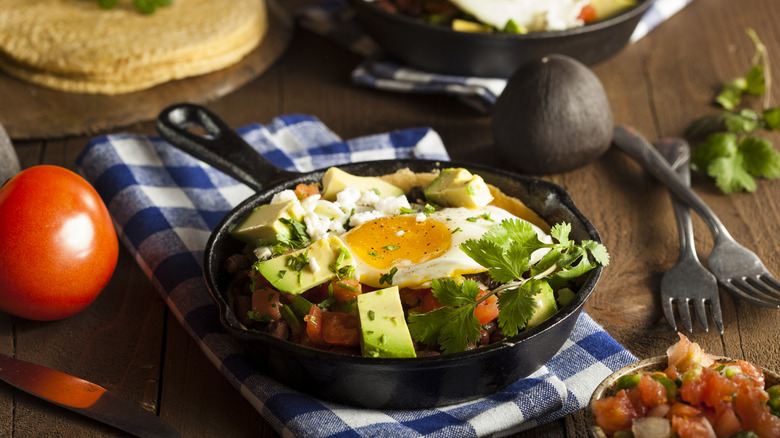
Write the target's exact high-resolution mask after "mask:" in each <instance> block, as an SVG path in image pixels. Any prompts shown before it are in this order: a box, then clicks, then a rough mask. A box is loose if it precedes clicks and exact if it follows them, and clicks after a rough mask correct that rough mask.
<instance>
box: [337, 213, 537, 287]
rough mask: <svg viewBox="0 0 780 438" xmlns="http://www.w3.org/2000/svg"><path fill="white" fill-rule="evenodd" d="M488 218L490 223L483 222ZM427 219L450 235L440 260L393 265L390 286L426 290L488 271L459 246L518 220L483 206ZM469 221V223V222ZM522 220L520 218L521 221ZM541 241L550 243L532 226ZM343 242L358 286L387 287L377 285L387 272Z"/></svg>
mask: <svg viewBox="0 0 780 438" xmlns="http://www.w3.org/2000/svg"><path fill="white" fill-rule="evenodd" d="M485 216H487V217H489V218H490V220H488V219H486V218H485ZM428 219H430V220H435V221H438V222H440V223H443V224H444V225H445V226H446V227H447V229H449V231H450V233H451V242H450V244H449V247H448V248H446V249H445V251H444V253H443V254H441V255H440V256H439V257H436V258H434V259H431V260H427V261H424V262H421V263H413V262H410V261H399V262H398V263H396V264H395V265H394V266H395V268H397V271H396V273H395V274H394V275H393V277H392V285H393V286H398V287H400V288H404V287H407V288H415V289H419V288H426V287H430V281H431V280H434V279H441V278H451V277H457V276H461V275H465V274H474V273H479V272H484V271H486V270H487V269H486V268H484V267H483V266H481V265H480V264H478V263H477V262H475V261H474V260H472V259H471V258H470V257H469V256H467V255H466V254H465V253H464V252H463V251H462V250H461V249H460V245H461V244H462V243H463V242H465V241H467V240H469V239H479V238H480V237H481V236H482V235H483V234H484V233H486V232H487V231H488V230H489V229H490V227H492V226H493V225H496V224H498V223H500V222H501V221H503V220H505V219H520V218H518V217H517V216H514V215H512V214H511V213H509V212H508V211H506V210H504V209H502V208H499V207H495V206H490V205H489V206H486V207H484V208H482V209H468V208H445V209H442V210H437V211H435V212H434V213H432V214H430V215H429V216H428ZM468 219H471V220H468ZM520 220H523V219H520ZM531 225H532V227H533V229H534V230H535V231H536V233H537V235H539V238H540V239H541V240H542V241H545V242H551V239H550V236H548V235H547V234H546V233H544V231H542V230H541V229H540V228H539V227H537V226H535V225H533V224H531ZM342 240H343V241H344V242H345V244H346V245H347V247H349V248H350V251H351V252H352V254H353V262H354V265H355V271H356V274H357V276H358V279H359V281H360V282H361V283H363V284H367V285H370V286H374V287H387V286H389V285H388V284H387V283H386V282H385V283H384V284H380V281H379V280H380V278H381V277H382V276H383V275H385V274H387V273H388V271H389V269H377V268H376V267H374V266H371V265H370V264H369V263H367V261H366V260H363V259H361V258H360V256H358V255H357V252H356V251H354V250H353V249H352V248H351V247H350V245H349V233H347V234H345V235H343V236H342ZM543 252H544V251H542V253H539V254H536V253H535V254H534V257H533V259H538V258H540V257H541V255H543Z"/></svg>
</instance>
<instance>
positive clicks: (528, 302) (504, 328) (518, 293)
mask: <svg viewBox="0 0 780 438" xmlns="http://www.w3.org/2000/svg"><path fill="white" fill-rule="evenodd" d="M542 283H546V282H545V281H544V280H531V281H527V282H525V283H523V285H522V286H520V287H519V288H516V289H508V290H505V291H503V292H501V299H500V300H499V301H498V310H499V313H498V326H499V327H501V332H502V333H503V334H504V335H506V336H510V337H511V336H514V335H516V334H518V333H519V332H520V331H521V330H522V329H524V328H525V323H526V321H528V320H529V319H531V317H532V316H534V313H535V312H536V309H535V307H534V305H535V304H536V300H534V298H533V297H534V295H536V294H538V293H539V292H541V290H542V287H543V286H542Z"/></svg>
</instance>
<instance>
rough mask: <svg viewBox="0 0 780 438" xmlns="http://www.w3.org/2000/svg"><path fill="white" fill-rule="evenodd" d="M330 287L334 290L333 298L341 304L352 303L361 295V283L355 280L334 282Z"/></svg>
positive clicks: (347, 279) (346, 279)
mask: <svg viewBox="0 0 780 438" xmlns="http://www.w3.org/2000/svg"><path fill="white" fill-rule="evenodd" d="M330 285H331V288H332V289H333V298H335V299H336V301H338V302H340V303H346V302H349V301H352V300H354V299H355V298H357V296H358V295H360V294H361V286H360V282H359V281H358V280H357V279H355V278H345V279H341V280H334V281H332V282H331V283H330Z"/></svg>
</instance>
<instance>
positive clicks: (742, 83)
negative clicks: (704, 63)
mask: <svg viewBox="0 0 780 438" xmlns="http://www.w3.org/2000/svg"><path fill="white" fill-rule="evenodd" d="M745 88H747V81H746V80H745V78H736V79H733V80H731V81H730V82H726V83H725V84H723V88H722V89H721V90H720V93H718V95H717V96H715V102H717V103H718V104H720V106H722V107H723V108H726V109H727V110H732V109H734V108H735V107H736V106H737V105H739V103H740V101H741V100H742V93H743V92H744V91H745Z"/></svg>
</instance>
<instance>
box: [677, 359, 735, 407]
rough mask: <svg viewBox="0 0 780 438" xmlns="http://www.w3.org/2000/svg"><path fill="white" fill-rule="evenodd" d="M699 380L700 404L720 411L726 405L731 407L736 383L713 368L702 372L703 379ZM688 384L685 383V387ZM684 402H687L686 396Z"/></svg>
mask: <svg viewBox="0 0 780 438" xmlns="http://www.w3.org/2000/svg"><path fill="white" fill-rule="evenodd" d="M697 380H698V381H699V382H700V384H699V385H698V388H697V390H700V392H699V394H698V398H699V400H700V403H703V404H704V405H705V406H709V407H711V408H715V409H717V410H718V411H720V410H722V409H723V405H724V404H726V405H728V406H731V401H732V395H733V394H734V393H735V392H736V390H737V385H736V384H735V383H734V382H732V381H730V380H729V379H727V378H726V377H724V376H723V375H722V374H720V372H718V371H715V370H714V369H712V368H707V369H704V370H702V373H701V377H700V378H699V379H697ZM687 383H688V382H685V383H683V386H686V384H687ZM683 400H687V399H686V398H685V396H683ZM689 401H690V400H689Z"/></svg>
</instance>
